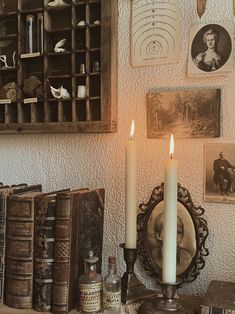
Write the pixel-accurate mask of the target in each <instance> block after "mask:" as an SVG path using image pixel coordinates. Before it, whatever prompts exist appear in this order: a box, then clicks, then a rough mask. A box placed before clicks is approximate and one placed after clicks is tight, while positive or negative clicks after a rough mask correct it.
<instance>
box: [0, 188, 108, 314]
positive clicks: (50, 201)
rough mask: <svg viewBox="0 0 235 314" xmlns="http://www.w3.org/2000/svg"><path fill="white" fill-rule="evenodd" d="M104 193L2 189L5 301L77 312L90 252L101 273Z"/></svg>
mask: <svg viewBox="0 0 235 314" xmlns="http://www.w3.org/2000/svg"><path fill="white" fill-rule="evenodd" d="M104 196H105V193H104V189H97V190H89V189H77V190H72V191H71V190H69V189H67V190H59V191H54V192H49V193H43V192H42V186H41V185H27V184H20V185H17V186H4V185H0V223H1V238H0V257H1V259H0V261H1V267H0V301H1V303H5V304H6V305H8V306H9V307H13V308H19V309H28V308H34V309H35V310H38V311H52V312H53V313H63V312H69V311H70V310H71V309H73V308H75V307H76V301H77V299H78V292H77V282H78V277H79V275H80V274H81V273H82V272H83V258H84V257H86V256H87V254H88V252H89V251H90V250H93V252H94V253H95V254H96V256H98V257H99V264H98V271H101V258H102V241H103V217H104Z"/></svg>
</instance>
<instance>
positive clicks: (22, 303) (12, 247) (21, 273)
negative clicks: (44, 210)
mask: <svg viewBox="0 0 235 314" xmlns="http://www.w3.org/2000/svg"><path fill="white" fill-rule="evenodd" d="M7 207H8V208H7V236H6V239H7V240H6V277H5V280H6V295H5V297H6V304H7V305H8V306H10V307H13V308H21V309H23V308H24V309H27V308H31V307H32V288H33V237H34V200H33V198H30V199H29V198H27V199H24V200H22V199H21V200H20V199H17V197H14V196H13V195H12V196H9V197H8V202H7Z"/></svg>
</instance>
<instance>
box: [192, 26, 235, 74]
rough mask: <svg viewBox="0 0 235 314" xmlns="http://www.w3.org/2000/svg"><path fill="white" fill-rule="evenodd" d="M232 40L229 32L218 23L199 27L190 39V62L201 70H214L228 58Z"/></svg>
mask: <svg viewBox="0 0 235 314" xmlns="http://www.w3.org/2000/svg"><path fill="white" fill-rule="evenodd" d="M231 52H232V40H231V37H230V34H229V32H228V31H227V30H226V29H225V28H224V27H222V26H221V25H218V24H207V25H205V26H203V27H202V28H200V29H199V30H198V31H197V32H196V34H195V36H194V37H193V39H192V44H191V60H192V63H193V64H194V65H195V66H196V67H197V68H198V69H199V70H201V71H203V72H216V71H217V70H218V69H221V68H222V67H223V66H224V65H225V64H226V62H227V61H228V60H229V58H230V56H231Z"/></svg>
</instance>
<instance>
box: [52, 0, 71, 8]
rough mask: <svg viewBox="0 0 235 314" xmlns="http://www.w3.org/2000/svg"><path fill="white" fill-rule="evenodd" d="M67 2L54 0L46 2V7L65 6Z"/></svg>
mask: <svg viewBox="0 0 235 314" xmlns="http://www.w3.org/2000/svg"><path fill="white" fill-rule="evenodd" d="M68 5H69V4H68V3H66V2H64V1H63V0H54V1H51V2H49V3H48V7H66V6H68Z"/></svg>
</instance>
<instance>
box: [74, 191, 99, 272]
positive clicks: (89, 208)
mask: <svg viewBox="0 0 235 314" xmlns="http://www.w3.org/2000/svg"><path fill="white" fill-rule="evenodd" d="M104 201H105V190H104V189H97V190H91V191H87V192H85V193H82V194H81V195H80V197H79V206H78V241H77V252H78V258H77V260H78V276H80V275H81V274H83V273H84V258H85V257H87V256H88V253H89V251H93V252H94V255H95V256H97V257H98V258H99V260H98V262H97V268H96V270H97V272H98V273H101V264H102V246H103V223H104Z"/></svg>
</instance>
